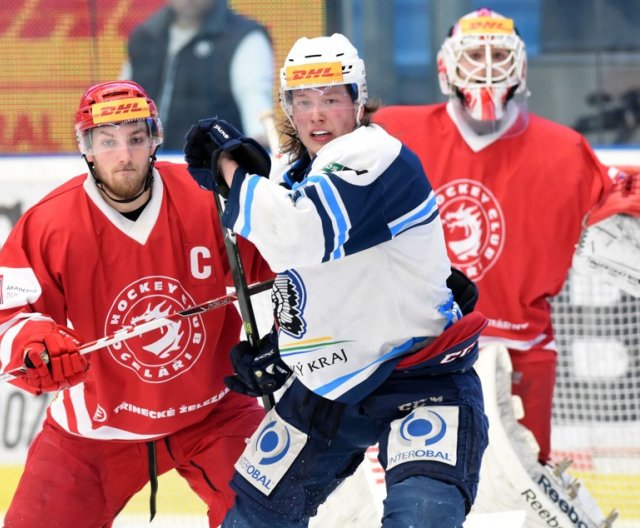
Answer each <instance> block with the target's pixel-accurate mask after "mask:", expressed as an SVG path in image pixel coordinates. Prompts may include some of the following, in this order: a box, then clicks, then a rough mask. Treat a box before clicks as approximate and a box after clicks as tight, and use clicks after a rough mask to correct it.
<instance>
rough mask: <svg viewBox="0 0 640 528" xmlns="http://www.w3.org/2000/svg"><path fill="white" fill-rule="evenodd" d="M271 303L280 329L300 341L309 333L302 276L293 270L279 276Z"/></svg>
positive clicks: (274, 285) (305, 294) (272, 292)
mask: <svg viewBox="0 0 640 528" xmlns="http://www.w3.org/2000/svg"><path fill="white" fill-rule="evenodd" d="M271 302H272V304H273V309H274V313H275V316H276V320H277V321H278V324H279V326H280V329H281V330H282V331H283V332H286V333H287V334H289V335H290V336H292V337H295V338H296V339H300V338H301V337H302V336H303V335H304V334H305V333H306V332H307V322H306V321H305V320H304V318H303V317H302V314H303V313H304V306H305V304H306V302H307V292H306V290H305V288H304V284H303V283H302V279H301V278H300V275H298V274H297V273H296V272H295V271H292V270H289V271H286V272H284V273H281V274H278V276H277V277H276V280H275V282H274V284H273V289H272V290H271Z"/></svg>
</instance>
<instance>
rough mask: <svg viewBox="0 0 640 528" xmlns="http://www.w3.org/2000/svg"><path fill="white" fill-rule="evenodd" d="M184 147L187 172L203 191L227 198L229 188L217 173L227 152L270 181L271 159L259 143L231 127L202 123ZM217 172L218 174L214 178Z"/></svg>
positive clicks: (215, 121) (216, 122) (193, 128)
mask: <svg viewBox="0 0 640 528" xmlns="http://www.w3.org/2000/svg"><path fill="white" fill-rule="evenodd" d="M186 140H187V142H186V144H185V147H184V154H185V160H186V162H187V164H188V167H187V170H188V171H189V173H190V174H191V176H192V177H193V178H194V179H195V180H196V181H197V182H198V184H199V185H200V187H202V188H204V189H208V190H210V191H215V192H217V193H218V194H220V196H222V197H223V198H227V197H228V195H229V187H228V186H227V184H226V183H225V181H224V179H223V178H222V176H221V175H220V174H219V173H218V171H217V166H218V158H219V157H220V154H221V153H222V152H227V153H229V155H230V156H231V157H232V158H233V160H234V161H235V162H236V163H237V164H238V165H240V167H241V168H242V169H244V170H245V171H246V172H247V173H248V174H257V175H259V176H264V177H266V178H268V177H269V173H270V172H271V157H270V156H269V153H268V152H267V151H266V150H265V149H264V147H263V146H262V145H260V143H258V142H257V141H256V140H254V139H252V138H250V137H246V136H243V135H242V134H241V133H240V132H239V131H238V130H237V129H236V128H235V127H234V126H233V125H231V124H230V123H228V122H226V121H224V120H222V119H218V118H216V117H212V118H209V119H201V120H200V121H198V124H196V125H192V126H191V128H190V129H189V132H187V136H186ZM214 171H215V174H214Z"/></svg>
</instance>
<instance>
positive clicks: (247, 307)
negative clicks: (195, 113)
mask: <svg viewBox="0 0 640 528" xmlns="http://www.w3.org/2000/svg"><path fill="white" fill-rule="evenodd" d="M212 169H213V174H214V175H215V174H216V171H217V167H212ZM214 177H215V176H214ZM213 195H214V198H215V201H216V208H217V209H218V217H219V218H220V227H221V228H222V234H223V237H224V245H225V248H226V249H227V257H228V258H229V267H230V269H231V275H232V276H233V284H234V286H235V289H236V295H237V298H238V306H239V308H240V316H241V317H242V322H243V325H244V332H245V334H246V335H247V341H249V344H250V345H251V346H253V347H254V348H255V349H256V350H257V349H258V342H259V341H260V336H259V335H258V325H257V323H256V316H255V313H254V311H253V305H252V304H251V298H250V296H249V290H248V287H247V278H246V275H245V274H244V269H243V267H242V259H241V258H240V252H239V251H238V245H237V243H236V235H235V233H234V232H233V231H232V230H231V229H228V228H226V227H225V226H224V225H223V224H222V213H223V207H222V198H221V197H220V195H219V194H218V193H217V192H215V191H214V193H213ZM262 404H263V405H264V408H265V409H266V410H267V411H268V410H269V409H271V408H272V407H273V406H274V404H275V400H274V398H273V394H265V395H263V396H262Z"/></svg>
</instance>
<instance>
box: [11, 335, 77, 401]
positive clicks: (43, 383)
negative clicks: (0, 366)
mask: <svg viewBox="0 0 640 528" xmlns="http://www.w3.org/2000/svg"><path fill="white" fill-rule="evenodd" d="M81 343H82V340H81V339H80V338H79V337H78V336H77V335H75V334H74V333H73V332H72V331H71V330H70V329H69V328H67V327H65V326H58V325H55V329H53V331H52V332H51V333H48V334H45V335H43V336H41V337H40V338H38V339H36V340H33V341H29V342H28V343H27V344H26V346H25V357H24V364H25V366H26V367H27V372H26V373H25V374H24V375H23V377H22V379H23V380H24V381H25V382H26V383H27V384H28V385H30V386H31V387H33V388H35V389H36V391H37V393H38V394H40V393H42V392H52V391H57V390H59V389H64V388H66V387H70V386H72V385H76V384H78V383H81V382H82V381H84V379H85V378H86V376H87V369H88V368H89V364H88V362H87V360H86V358H85V357H84V356H82V355H81V354H80V352H79V350H78V345H80V344H81Z"/></svg>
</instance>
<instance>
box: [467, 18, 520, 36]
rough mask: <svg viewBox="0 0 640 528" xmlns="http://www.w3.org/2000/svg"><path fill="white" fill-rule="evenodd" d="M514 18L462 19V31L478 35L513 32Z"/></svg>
mask: <svg viewBox="0 0 640 528" xmlns="http://www.w3.org/2000/svg"><path fill="white" fill-rule="evenodd" d="M513 28H514V25H513V20H512V19H510V18H492V17H476V18H463V19H462V20H460V32H461V33H462V34H463V35H478V34H483V35H486V34H487V33H495V34H510V33H513Z"/></svg>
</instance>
